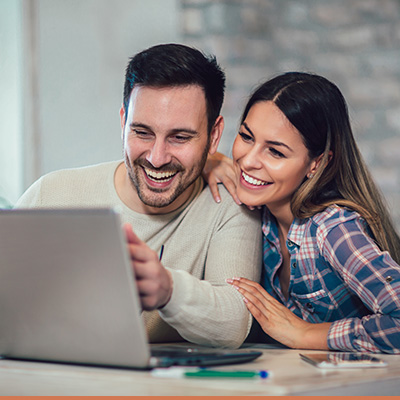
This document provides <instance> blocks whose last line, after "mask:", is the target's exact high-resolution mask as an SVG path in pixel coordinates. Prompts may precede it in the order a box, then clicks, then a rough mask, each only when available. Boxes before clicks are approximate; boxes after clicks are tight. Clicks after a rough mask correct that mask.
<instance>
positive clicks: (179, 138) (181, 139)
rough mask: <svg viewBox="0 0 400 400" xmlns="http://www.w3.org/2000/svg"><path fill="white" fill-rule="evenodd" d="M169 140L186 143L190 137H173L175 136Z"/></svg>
mask: <svg viewBox="0 0 400 400" xmlns="http://www.w3.org/2000/svg"><path fill="white" fill-rule="evenodd" d="M171 139H172V140H175V141H176V142H187V141H188V140H189V139H190V136H185V135H175V136H172V137H171Z"/></svg>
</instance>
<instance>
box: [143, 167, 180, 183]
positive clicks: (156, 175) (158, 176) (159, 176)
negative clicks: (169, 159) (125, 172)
mask: <svg viewBox="0 0 400 400" xmlns="http://www.w3.org/2000/svg"><path fill="white" fill-rule="evenodd" d="M144 170H145V172H146V175H147V176H148V177H149V178H150V179H151V180H154V181H157V182H166V181H168V180H169V179H171V177H173V176H174V175H175V174H176V172H157V171H152V170H150V169H147V168H145V169H144Z"/></svg>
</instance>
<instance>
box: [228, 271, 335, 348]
mask: <svg viewBox="0 0 400 400" xmlns="http://www.w3.org/2000/svg"><path fill="white" fill-rule="evenodd" d="M227 282H228V283H230V284H231V285H232V286H233V287H235V288H236V289H237V290H238V291H239V293H240V294H241V295H242V296H243V300H244V302H245V304H246V306H247V308H248V310H249V311H250V312H251V314H252V315H253V317H254V318H255V319H256V320H257V321H258V322H259V324H260V326H261V328H262V329H263V331H264V332H265V333H266V334H267V335H269V336H271V337H272V338H274V339H275V340H277V341H279V342H280V343H282V344H284V345H285V346H288V347H291V348H295V349H313V350H328V343H327V337H328V331H329V328H330V326H331V324H330V323H321V324H311V323H309V322H306V321H304V320H302V319H301V318H299V317H297V316H296V315H295V314H293V313H292V312H291V311H290V310H289V309H288V308H287V307H285V306H284V305H283V304H281V303H280V302H279V301H277V300H276V299H274V298H273V297H272V296H270V295H269V294H268V293H267V291H266V290H265V289H263V288H262V287H261V285H259V284H258V283H256V282H253V281H250V280H248V279H245V278H233V279H228V280H227Z"/></svg>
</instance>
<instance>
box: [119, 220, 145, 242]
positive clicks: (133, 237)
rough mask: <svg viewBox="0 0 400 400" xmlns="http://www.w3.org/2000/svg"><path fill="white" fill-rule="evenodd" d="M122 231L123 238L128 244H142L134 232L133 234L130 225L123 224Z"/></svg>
mask: <svg viewBox="0 0 400 400" xmlns="http://www.w3.org/2000/svg"><path fill="white" fill-rule="evenodd" d="M122 228H123V230H124V232H125V237H126V240H127V241H128V243H132V244H133V243H135V244H139V243H142V241H141V240H140V239H139V238H138V236H137V235H136V233H135V232H133V229H132V225H131V224H124V225H123V227H122Z"/></svg>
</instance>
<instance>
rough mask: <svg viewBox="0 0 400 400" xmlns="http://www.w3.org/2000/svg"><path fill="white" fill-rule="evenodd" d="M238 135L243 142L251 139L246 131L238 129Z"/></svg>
mask: <svg viewBox="0 0 400 400" xmlns="http://www.w3.org/2000/svg"><path fill="white" fill-rule="evenodd" d="M239 136H240V137H241V138H242V139H243V140H244V141H245V142H250V141H252V140H253V138H252V137H251V136H250V135H248V134H247V133H244V132H241V131H239Z"/></svg>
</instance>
